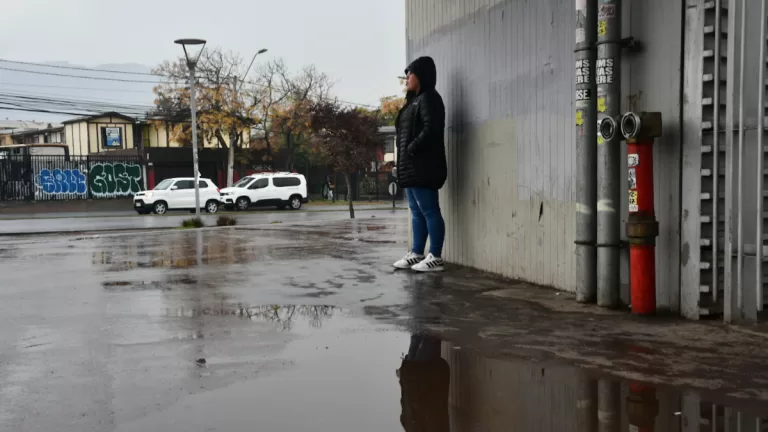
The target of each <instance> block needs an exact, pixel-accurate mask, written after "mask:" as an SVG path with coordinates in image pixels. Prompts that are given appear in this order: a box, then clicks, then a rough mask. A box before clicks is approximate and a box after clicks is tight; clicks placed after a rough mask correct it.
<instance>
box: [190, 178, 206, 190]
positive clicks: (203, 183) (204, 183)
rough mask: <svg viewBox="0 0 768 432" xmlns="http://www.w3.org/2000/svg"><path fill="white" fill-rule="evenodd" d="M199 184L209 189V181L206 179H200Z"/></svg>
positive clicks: (202, 187)
mask: <svg viewBox="0 0 768 432" xmlns="http://www.w3.org/2000/svg"><path fill="white" fill-rule="evenodd" d="M193 184H194V183H193ZM197 184H198V186H199V187H200V189H208V182H207V181H205V180H200V181H199V182H197Z"/></svg>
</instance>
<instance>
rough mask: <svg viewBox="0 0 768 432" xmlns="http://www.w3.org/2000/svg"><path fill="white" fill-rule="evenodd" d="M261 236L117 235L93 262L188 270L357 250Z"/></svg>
mask: <svg viewBox="0 0 768 432" xmlns="http://www.w3.org/2000/svg"><path fill="white" fill-rule="evenodd" d="M269 235H270V233H267V234H262V235H260V236H259V237H258V238H250V237H248V236H245V237H244V236H243V233H242V232H238V231H231V232H225V231H199V230H198V231H194V232H190V231H182V232H172V233H167V234H164V235H158V236H156V237H151V238H140V237H138V238H137V237H128V236H123V237H114V238H110V239H109V241H108V242H106V241H105V242H104V244H103V245H101V247H100V248H99V250H97V251H95V252H93V255H92V263H93V264H94V265H96V266H101V267H103V268H104V269H105V270H106V271H111V272H120V271H129V270H133V269H136V268H169V269H187V268H194V267H201V266H203V265H236V264H252V263H255V262H259V261H281V260H303V259H308V258H309V259H311V258H322V257H327V256H348V254H352V253H354V250H353V249H351V247H347V246H346V245H334V247H333V249H332V250H329V248H328V246H327V245H323V244H320V243H318V244H307V243H306V242H304V241H303V239H302V238H300V237H296V238H278V237H277V234H274V233H272V234H271V235H272V236H274V237H273V238H269Z"/></svg>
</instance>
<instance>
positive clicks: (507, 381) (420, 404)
mask: <svg viewBox="0 0 768 432" xmlns="http://www.w3.org/2000/svg"><path fill="white" fill-rule="evenodd" d="M397 376H398V379H399V383H400V390H401V400H400V405H401V416H400V422H401V424H402V426H403V428H404V430H405V431H406V432H411V431H451V432H475V431H484V432H485V431H487V432H491V431H534V430H538V431H558V432H561V431H578V432H594V431H599V432H609V431H626V430H629V431H661V432H682V431H734V432H735V431H750V432H761V431H763V430H766V429H768V422H766V421H765V420H764V419H763V418H761V417H760V416H761V415H768V410H766V409H765V408H767V407H766V406H765V405H764V404H762V403H760V402H758V403H756V404H750V403H748V401H743V403H742V402H741V401H739V400H732V401H731V402H730V403H731V404H733V403H736V404H738V406H737V407H724V406H722V405H720V404H716V403H712V402H707V401H706V400H705V399H704V398H702V397H701V396H700V395H698V394H697V393H696V392H693V391H680V390H677V389H671V388H659V387H654V386H651V385H648V384H645V383H641V382H636V381H617V380H614V379H608V378H604V377H593V376H592V371H590V372H589V374H587V373H585V371H584V370H582V369H577V368H572V367H569V366H558V365H546V366H542V365H537V364H534V363H530V362H526V361H523V360H496V359H490V358H484V357H480V356H478V355H476V354H475V353H473V352H471V351H468V350H464V349H461V348H459V347H456V346H453V345H452V344H451V343H448V342H444V341H440V340H438V339H435V338H433V337H430V336H425V335H413V336H411V341H410V346H409V348H408V353H407V354H406V355H405V356H404V358H403V359H402V362H401V365H400V368H399V369H398V370H397Z"/></svg>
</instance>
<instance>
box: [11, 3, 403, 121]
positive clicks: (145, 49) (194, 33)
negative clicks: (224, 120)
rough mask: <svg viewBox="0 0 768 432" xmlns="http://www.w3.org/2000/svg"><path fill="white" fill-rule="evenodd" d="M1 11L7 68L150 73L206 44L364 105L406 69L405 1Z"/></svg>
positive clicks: (32, 6)
mask: <svg viewBox="0 0 768 432" xmlns="http://www.w3.org/2000/svg"><path fill="white" fill-rule="evenodd" d="M0 3H2V13H0V58H2V59H8V60H21V61H30V62H51V61H66V62H69V63H72V64H78V65H85V66H91V67H92V66H96V65H103V64H115V63H139V64H143V65H147V66H150V67H153V66H155V65H157V64H158V63H159V62H161V61H162V60H164V59H169V58H173V57H176V56H178V55H180V53H181V51H180V48H179V47H178V46H177V45H174V44H173V41H174V40H175V39H178V38H183V37H195V38H204V39H207V40H208V42H209V44H210V45H213V46H220V47H222V48H223V49H225V50H232V51H235V52H239V53H240V54H241V55H242V56H243V57H244V58H247V59H248V60H247V61H250V57H251V56H252V55H253V54H254V53H255V52H256V51H257V50H259V49H260V48H268V49H269V52H268V53H267V54H265V55H263V56H260V57H259V59H267V58H269V57H281V58H283V59H284V60H285V62H286V63H287V64H288V66H290V67H291V68H292V69H294V70H295V69H298V68H300V67H301V66H303V65H307V64H314V65H315V66H317V68H318V69H319V70H320V71H323V72H325V73H327V74H328V75H330V76H331V77H332V78H333V79H334V80H335V81H336V86H335V87H334V90H335V94H336V95H337V96H338V97H339V98H341V99H343V100H348V101H352V102H360V103H366V104H377V103H378V98H379V97H381V96H385V95H392V94H397V93H398V92H399V89H400V86H399V83H398V80H397V76H398V75H400V74H402V70H403V66H404V65H405V63H406V59H405V11H404V9H405V7H404V2H403V0H271V1H264V0H214V1H212V0H130V1H127V2H112V1H104V0H1V1H0ZM5 66H9V65H7V64H6V65H5ZM3 72H4V71H0V86H2V78H3ZM59 72H61V71H59ZM5 73H6V81H8V79H7V74H8V72H5ZM40 79H41V80H43V79H44V78H42V77H41V78H40ZM85 84H88V85H93V82H86V83H85ZM0 88H1V87H0ZM37 91H38V92H39V91H40V89H38V90H37ZM23 117H25V118H29V117H30V116H29V115H25V116H23Z"/></svg>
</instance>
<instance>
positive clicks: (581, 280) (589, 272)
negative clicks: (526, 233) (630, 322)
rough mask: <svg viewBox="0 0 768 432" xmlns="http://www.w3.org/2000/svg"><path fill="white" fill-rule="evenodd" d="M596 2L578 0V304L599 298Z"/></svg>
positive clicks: (592, 0)
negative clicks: (596, 245) (596, 246)
mask: <svg viewBox="0 0 768 432" xmlns="http://www.w3.org/2000/svg"><path fill="white" fill-rule="evenodd" d="M596 39H597V0H576V39H575V42H576V49H575V50H574V52H575V53H576V97H575V103H574V105H575V106H576V241H575V243H576V301H578V302H579V303H594V302H595V300H596V298H597V250H596V249H595V241H596V240H597V239H596V236H597V208H596V205H597V167H596V166H595V164H596V163H597V96H596V90H597V89H596V88H595V55H596V48H595V41H596Z"/></svg>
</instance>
